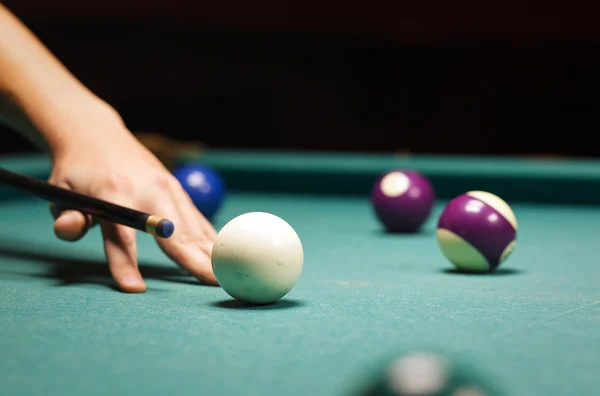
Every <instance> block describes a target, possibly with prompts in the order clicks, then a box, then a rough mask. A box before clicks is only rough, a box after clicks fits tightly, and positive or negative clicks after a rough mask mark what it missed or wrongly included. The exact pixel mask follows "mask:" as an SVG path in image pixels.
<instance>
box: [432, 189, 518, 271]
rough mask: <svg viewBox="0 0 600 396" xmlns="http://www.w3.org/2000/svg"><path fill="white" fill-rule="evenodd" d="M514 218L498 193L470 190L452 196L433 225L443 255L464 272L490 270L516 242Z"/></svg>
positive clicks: (507, 254)
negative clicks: (435, 225)
mask: <svg viewBox="0 0 600 396" xmlns="http://www.w3.org/2000/svg"><path fill="white" fill-rule="evenodd" d="M517 229H518V226H517V219H516V217H515V214H514V213H513V211H512V209H511V208H510V206H508V204H507V203H506V202H504V201H503V200H502V199H501V198H499V197H498V196H496V195H494V194H491V193H489V192H485V191H470V192H468V193H466V194H463V195H460V196H458V197H456V198H454V199H452V200H451V201H450V202H448V204H447V205H446V207H445V208H444V210H443V212H442V214H441V216H440V218H439V221H438V227H437V240H438V243H439V246H440V248H441V250H442V253H443V254H444V256H445V257H446V258H447V259H448V260H449V261H450V262H451V263H452V264H454V266H455V267H456V268H457V269H459V270H462V271H467V272H491V271H494V270H495V269H496V268H497V267H498V266H499V265H500V264H501V263H502V262H504V261H505V260H506V259H507V258H508V256H509V255H510V253H511V252H512V251H513V249H514V247H515V245H516V238H517Z"/></svg>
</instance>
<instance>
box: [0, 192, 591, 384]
mask: <svg viewBox="0 0 600 396" xmlns="http://www.w3.org/2000/svg"><path fill="white" fill-rule="evenodd" d="M254 210H268V211H270V212H272V213H275V214H277V215H280V216H282V217H283V218H285V219H286V220H288V221H289V222H290V223H291V224H292V225H293V226H294V228H295V229H296V230H297V232H298V234H299V235H300V237H301V238H302V241H303V244H304V247H305V252H306V262H305V271H304V273H303V275H302V277H301V279H300V281H299V282H298V284H297V286H296V288H295V289H293V290H292V292H291V293H290V294H289V296H288V297H287V298H285V299H284V300H283V301H281V302H280V303H279V304H277V305H275V306H272V307H267V308H244V307H240V306H238V305H236V304H233V303H231V302H230V299H229V298H228V296H227V295H226V294H225V293H224V292H223V291H222V290H220V289H219V288H213V287H204V286H199V285H197V284H196V283H195V281H194V280H193V279H192V278H189V277H187V276H185V275H184V274H181V273H180V271H178V269H177V268H176V267H175V266H173V265H172V264H171V263H170V262H169V261H168V260H167V259H166V258H165V257H164V256H163V255H162V253H161V252H160V250H159V249H158V248H157V247H156V246H155V245H154V243H153V241H152V239H150V238H149V237H147V235H140V241H139V246H140V249H139V250H140V256H141V257H140V259H141V263H142V267H143V272H144V274H145V275H146V277H147V278H148V291H147V292H146V293H145V294H142V295H127V294H123V293H119V292H116V291H114V290H113V289H112V288H111V285H112V281H111V280H110V277H109V276H108V273H107V271H106V266H105V264H104V258H103V255H102V249H101V243H100V236H99V234H98V232H97V230H95V231H93V232H92V233H91V234H89V235H88V236H86V238H85V239H84V240H83V241H81V242H79V243H76V244H68V243H63V242H58V241H56V240H55V238H54V236H53V234H52V229H51V222H50V216H49V214H48V213H47V206H46V204H45V203H44V202H39V201H37V200H29V201H18V202H4V203H3V204H2V205H1V206H0V218H1V219H2V231H1V232H0V236H1V238H0V317H1V326H0V328H1V332H0V350H1V351H2V356H3V358H2V359H1V360H0V393H2V394H10V395H25V394H46V395H70V394H79V395H81V394H86V395H106V394H145V395H154V394H156V395H159V394H167V393H173V392H176V393H177V394H180V395H198V394H202V395H212V394H221V395H234V394H237V395H239V394H244V395H265V394H274V395H275V394H277V395H283V394H285V395H306V394H315V395H316V394H318V395H345V394H355V393H353V392H356V391H358V390H359V389H361V387H362V386H364V384H365V383H367V382H368V381H369V379H370V375H371V374H372V371H373V370H374V367H378V366H377V365H381V364H382V362H383V361H384V359H385V358H387V357H389V356H390V354H391V353H392V351H396V350H397V351H400V350H410V349H413V348H417V349H420V348H429V347H431V348H436V349H440V348H441V349H443V350H444V351H448V352H450V353H453V354H456V355H457V356H460V357H461V358H462V359H464V360H466V361H468V362H469V363H470V364H472V365H474V366H475V367H477V368H478V369H479V370H480V371H482V372H483V373H484V374H485V377H486V379H489V380H490V381H492V382H493V383H494V384H495V385H499V386H501V388H502V390H504V391H505V392H506V393H505V394H510V395H532V394H544V395H565V394H577V395H592V394H597V390H598V387H599V385H600V377H599V376H598V367H600V355H599V354H598V349H597V347H596V346H597V345H600V304H598V303H599V302H600V293H599V291H598V280H599V276H598V267H597V260H596V258H597V236H598V235H600V210H598V209H593V208H573V207H543V208H542V207H536V206H533V205H531V206H527V205H515V206H514V210H515V212H516V214H517V216H518V218H519V220H520V225H521V231H520V235H519V245H518V247H517V249H516V250H515V253H514V254H513V256H512V257H511V258H510V260H509V261H508V262H507V263H505V264H506V265H505V266H504V267H503V268H504V271H500V272H499V273H498V274H496V275H493V276H467V275H459V274H453V273H449V272H447V269H448V268H449V266H448V264H447V263H446V262H445V260H444V259H443V258H442V256H441V254H440V253H439V250H438V248H437V246H436V242H435V239H434V234H433V233H432V232H433V229H434V228H433V227H434V222H433V219H435V217H436V216H435V215H437V214H438V213H439V211H440V210H441V206H438V207H437V208H436V213H435V214H434V217H432V221H430V222H429V223H428V224H427V226H426V228H425V230H424V232H423V233H421V234H418V235H412V236H393V235H386V234H383V233H381V232H380V231H379V228H378V225H377V223H376V222H375V220H374V219H373V217H372V216H371V213H370V210H369V207H368V201H366V200H365V199H363V198H357V197H335V198H334V197H310V196H303V197H298V196H295V195H273V194H269V195H264V194H241V193H234V194H232V195H231V196H230V197H229V200H228V201H227V204H226V206H225V207H224V210H223V212H222V213H221V216H220V218H219V223H218V224H217V226H218V227H219V226H220V225H222V223H223V221H225V220H226V219H228V218H231V217H233V216H235V215H237V214H241V213H243V212H247V211H254Z"/></svg>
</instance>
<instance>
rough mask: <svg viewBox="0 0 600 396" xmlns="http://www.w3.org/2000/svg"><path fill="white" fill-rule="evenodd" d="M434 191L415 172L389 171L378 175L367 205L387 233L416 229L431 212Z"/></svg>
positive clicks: (429, 184) (424, 179) (427, 182)
mask: <svg viewBox="0 0 600 396" xmlns="http://www.w3.org/2000/svg"><path fill="white" fill-rule="evenodd" d="M434 203H435V191H434V189H433V186H432V185H431V183H430V182H429V180H428V179H427V178H426V177H425V176H424V175H422V174H421V173H419V172H416V171H408V170H393V171H390V172H386V173H384V174H383V175H381V176H380V177H379V178H378V179H377V180H376V182H375V184H374V185H373V188H372V190H371V204H372V206H373V209H374V211H375V214H376V216H377V218H378V219H379V221H380V222H381V223H382V224H383V225H384V226H385V228H386V229H387V230H388V231H390V232H414V231H417V230H418V229H419V228H420V227H421V226H422V225H423V223H424V222H425V221H426V220H427V218H428V217H429V215H430V214H431V210H432V208H433V205H434Z"/></svg>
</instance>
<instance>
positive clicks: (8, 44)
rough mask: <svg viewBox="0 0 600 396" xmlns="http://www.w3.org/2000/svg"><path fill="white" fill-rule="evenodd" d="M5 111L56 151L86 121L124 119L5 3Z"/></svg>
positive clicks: (1, 102)
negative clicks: (9, 9)
mask: <svg viewBox="0 0 600 396" xmlns="http://www.w3.org/2000/svg"><path fill="white" fill-rule="evenodd" d="M0 114H1V115H2V117H1V118H3V119H4V120H5V121H6V122H7V123H8V124H10V125H12V126H13V127H15V128H16V129H18V130H19V131H21V133H23V134H25V135H26V136H27V137H29V138H30V139H31V140H33V141H34V142H36V143H38V144H42V142H44V143H45V144H46V145H47V146H48V147H49V148H50V149H51V150H57V149H59V148H60V147H61V146H62V145H64V144H65V143H66V142H67V141H69V140H72V139H74V138H77V136H73V133H78V134H81V133H85V132H84V130H85V128H81V125H78V124H79V123H81V122H82V120H98V121H99V120H100V119H102V118H106V117H114V118H115V119H116V118H118V116H117V114H116V113H115V112H114V111H113V110H112V109H111V108H110V107H109V106H108V105H106V104H105V103H104V102H102V101H101V100H100V99H98V98H97V97H96V96H95V95H94V94H93V93H91V92H90V91H89V90H88V89H87V88H85V87H84V86H83V85H82V84H81V83H80V82H79V81H78V80H77V79H76V78H75V77H74V76H73V75H72V74H71V73H70V72H69V71H68V70H67V69H66V68H65V67H64V66H63V65H62V64H61V63H60V62H59V61H58V60H57V59H56V58H55V57H54V56H53V55H52V54H51V53H50V51H49V50H48V49H46V47H44V45H43V44H42V43H41V42H40V41H39V40H38V39H37V38H36V37H35V36H34V35H33V34H32V33H31V32H30V31H29V30H28V29H27V28H26V27H25V26H24V25H23V24H22V23H21V22H20V21H19V20H18V19H17V18H16V17H15V16H13V15H12V14H11V13H10V12H9V11H8V10H7V9H6V8H5V7H4V6H2V5H1V4H0ZM75 131H77V132H75Z"/></svg>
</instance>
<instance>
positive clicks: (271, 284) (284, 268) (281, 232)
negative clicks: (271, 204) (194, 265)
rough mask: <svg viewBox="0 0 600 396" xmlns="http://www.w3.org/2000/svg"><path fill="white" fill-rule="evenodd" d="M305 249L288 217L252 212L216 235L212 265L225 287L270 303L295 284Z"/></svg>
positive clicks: (237, 294) (244, 298)
mask: <svg viewBox="0 0 600 396" xmlns="http://www.w3.org/2000/svg"><path fill="white" fill-rule="evenodd" d="M303 264H304V251H303V249H302V243H301V241H300V238H299V237H298V234H296V231H295V230H294V229H293V228H292V226H290V225H289V224H288V223H287V222H286V221H285V220H283V219H281V218H280V217H278V216H275V215H273V214H270V213H264V212H250V213H245V214H243V215H240V216H237V217H235V218H234V219H232V220H231V221H229V222H228V223H227V224H225V226H223V228H222V229H221V230H220V231H219V233H218V234H217V237H216V239H215V243H214V246H213V250H212V267H213V271H214V274H215V277H216V278H217V281H218V282H219V285H220V286H221V288H223V290H224V291H225V292H226V293H227V294H229V295H230V296H231V297H233V298H235V299H238V300H242V301H246V302H249V303H254V304H270V303H273V302H275V301H277V300H279V299H280V298H281V297H283V296H285V295H286V294H287V293H288V292H289V291H290V290H291V289H292V288H293V287H294V285H295V284H296V282H297V280H298V278H299V277H300V274H301V273H302V267H303Z"/></svg>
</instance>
